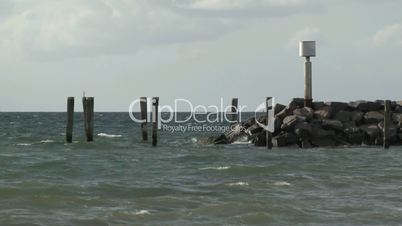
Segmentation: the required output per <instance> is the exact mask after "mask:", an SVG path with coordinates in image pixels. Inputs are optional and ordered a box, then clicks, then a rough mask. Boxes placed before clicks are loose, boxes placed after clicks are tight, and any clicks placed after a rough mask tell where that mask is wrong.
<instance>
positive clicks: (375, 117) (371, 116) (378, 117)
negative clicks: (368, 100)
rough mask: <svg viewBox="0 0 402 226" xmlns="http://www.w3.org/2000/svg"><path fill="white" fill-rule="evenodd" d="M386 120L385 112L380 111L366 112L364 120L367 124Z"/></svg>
mask: <svg viewBox="0 0 402 226" xmlns="http://www.w3.org/2000/svg"><path fill="white" fill-rule="evenodd" d="M382 120H384V114H382V113H380V112H378V111H369V112H367V113H366V114H364V121H365V123H367V124H371V123H378V122H381V121H382Z"/></svg>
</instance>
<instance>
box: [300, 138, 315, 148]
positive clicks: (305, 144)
mask: <svg viewBox="0 0 402 226" xmlns="http://www.w3.org/2000/svg"><path fill="white" fill-rule="evenodd" d="M301 148H303V149H309V148H313V145H312V144H311V143H310V141H308V140H302V141H301Z"/></svg>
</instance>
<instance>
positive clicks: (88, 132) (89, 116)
mask: <svg viewBox="0 0 402 226" xmlns="http://www.w3.org/2000/svg"><path fill="white" fill-rule="evenodd" d="M82 107H83V112H84V127H85V136H86V138H87V141H88V142H91V141H93V140H94V135H93V132H94V98H93V97H83V98H82Z"/></svg>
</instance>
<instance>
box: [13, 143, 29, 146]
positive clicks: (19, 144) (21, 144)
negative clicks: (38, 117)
mask: <svg viewBox="0 0 402 226" xmlns="http://www.w3.org/2000/svg"><path fill="white" fill-rule="evenodd" d="M16 145H17V146H31V145H32V144H27V143H18V144H16Z"/></svg>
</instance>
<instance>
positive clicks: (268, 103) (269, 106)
mask: <svg viewBox="0 0 402 226" xmlns="http://www.w3.org/2000/svg"><path fill="white" fill-rule="evenodd" d="M271 101H272V97H267V100H266V101H265V104H266V108H267V115H266V116H267V120H266V121H267V128H266V129H267V130H266V133H267V137H266V143H267V149H272V146H273V145H272V134H271V132H269V131H268V125H269V111H270V110H272V102H271Z"/></svg>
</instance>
